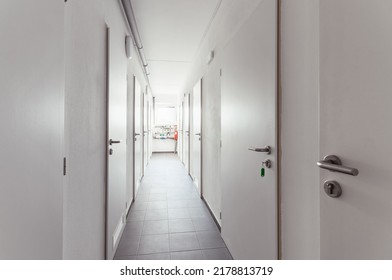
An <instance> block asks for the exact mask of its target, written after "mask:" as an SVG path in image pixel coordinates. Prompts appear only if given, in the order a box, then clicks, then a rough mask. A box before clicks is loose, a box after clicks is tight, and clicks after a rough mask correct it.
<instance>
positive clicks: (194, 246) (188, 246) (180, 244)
mask: <svg viewBox="0 0 392 280" xmlns="http://www.w3.org/2000/svg"><path fill="white" fill-rule="evenodd" d="M198 249H200V246H199V242H198V241H197V238H196V234H195V233H194V232H187V233H174V234H170V251H171V252H177V251H191V250H198Z"/></svg>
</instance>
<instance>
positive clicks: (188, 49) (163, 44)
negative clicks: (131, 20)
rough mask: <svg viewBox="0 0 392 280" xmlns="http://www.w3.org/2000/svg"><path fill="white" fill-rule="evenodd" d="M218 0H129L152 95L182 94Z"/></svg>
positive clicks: (219, 0)
mask: <svg viewBox="0 0 392 280" xmlns="http://www.w3.org/2000/svg"><path fill="white" fill-rule="evenodd" d="M220 2H221V0H197V1H196V0H131V3H132V7H133V11H134V14H135V18H136V22H137V25H138V29H139V33H140V37H141V40H142V43H143V50H144V53H145V55H146V58H147V62H148V66H149V70H150V73H151V74H150V75H149V79H150V85H151V89H152V92H153V95H154V96H159V95H174V96H178V95H180V94H183V93H182V92H181V90H182V89H183V86H184V83H185V80H186V78H187V75H188V74H189V71H190V67H191V65H192V61H193V60H194V58H195V55H196V53H197V51H198V48H199V46H200V44H201V42H202V40H203V38H204V35H205V33H206V32H207V30H208V28H209V25H210V22H211V21H212V18H213V16H214V15H215V11H216V9H217V7H218V4H219V3H220Z"/></svg>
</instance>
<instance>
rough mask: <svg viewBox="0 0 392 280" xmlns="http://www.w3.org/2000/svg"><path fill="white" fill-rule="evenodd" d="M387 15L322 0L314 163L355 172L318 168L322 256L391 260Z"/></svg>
mask: <svg viewBox="0 0 392 280" xmlns="http://www.w3.org/2000/svg"><path fill="white" fill-rule="evenodd" d="M391 11H392V1H385V0H373V1H367V0H346V1H341V0H323V1H320V104H321V106H320V157H321V158H320V160H321V159H322V158H323V157H324V156H327V155H336V156H338V157H339V158H340V159H341V161H342V164H343V166H347V167H350V168H356V169H358V170H359V174H358V175H357V176H351V175H346V174H342V173H339V172H330V171H328V170H321V171H320V185H319V186H317V187H320V188H321V192H320V196H321V201H320V203H321V206H320V207H321V208H320V211H321V258H322V259H391V258H392V218H391V213H392V202H391V198H392V165H391V162H390V159H391V157H392V148H391V143H392V129H391V127H392V126H391V120H392V110H391V108H392V94H391V89H392V71H391V69H392V53H391V50H392V37H391V36H390V34H391V30H392V17H391ZM332 167H333V166H332ZM327 180H332V181H336V182H338V183H339V184H340V186H341V188H342V195H341V197H339V198H331V197H329V196H328V195H327V193H326V192H325V191H324V182H325V181H327ZM332 192H333V193H335V191H334V190H332Z"/></svg>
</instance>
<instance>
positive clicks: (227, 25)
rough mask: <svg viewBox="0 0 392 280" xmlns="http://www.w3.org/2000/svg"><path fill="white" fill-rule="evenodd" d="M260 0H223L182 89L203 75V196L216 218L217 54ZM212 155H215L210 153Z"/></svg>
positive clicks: (194, 82) (189, 89) (217, 168)
mask: <svg viewBox="0 0 392 280" xmlns="http://www.w3.org/2000/svg"><path fill="white" fill-rule="evenodd" d="M260 1H262V0H242V1H237V0H226V1H222V3H221V6H220V8H219V10H218V12H217V14H216V16H215V18H214V20H213V21H212V22H211V25H210V28H209V30H208V32H207V33H206V36H205V37H204V40H203V42H202V43H201V45H200V48H199V50H198V52H197V55H196V57H195V60H194V62H193V64H192V67H191V69H192V70H191V72H190V74H189V75H188V78H187V81H186V83H185V86H184V90H183V92H191V90H192V88H193V86H194V85H195V84H196V82H197V81H198V80H199V79H201V78H202V77H203V76H205V77H206V79H205V80H203V92H202V127H203V128H202V129H203V130H202V135H203V137H202V147H203V148H202V152H203V163H202V166H203V167H202V172H203V175H202V176H203V186H202V188H203V193H204V199H205V200H206V201H207V203H208V205H209V207H210V208H211V210H212V211H213V213H214V216H215V218H217V220H218V221H219V213H220V210H221V205H220V201H221V198H220V197H221V186H220V140H221V139H220V90H218V83H219V82H218V79H219V78H220V76H219V75H218V74H219V69H220V55H221V52H222V49H223V48H224V47H225V46H226V45H227V43H228V41H229V40H230V39H231V38H232V37H233V35H234V34H235V32H236V31H237V30H238V29H239V28H240V26H241V25H242V24H243V23H244V22H245V21H246V19H247V18H248V17H249V16H250V15H251V13H252V12H253V11H254V9H255V8H256V7H257V6H258V4H259V3H260ZM212 50H214V52H215V59H214V60H213V61H212V62H211V63H210V64H209V65H208V64H207V57H208V55H209V53H210V52H211V51H212ZM212 155H214V156H215V157H213V156H212Z"/></svg>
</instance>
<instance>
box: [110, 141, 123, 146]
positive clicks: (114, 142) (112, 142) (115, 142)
mask: <svg viewBox="0 0 392 280" xmlns="http://www.w3.org/2000/svg"><path fill="white" fill-rule="evenodd" d="M120 143H121V141H120V140H118V141H114V140H113V139H110V140H109V145H110V146H111V145H113V144H120Z"/></svg>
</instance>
